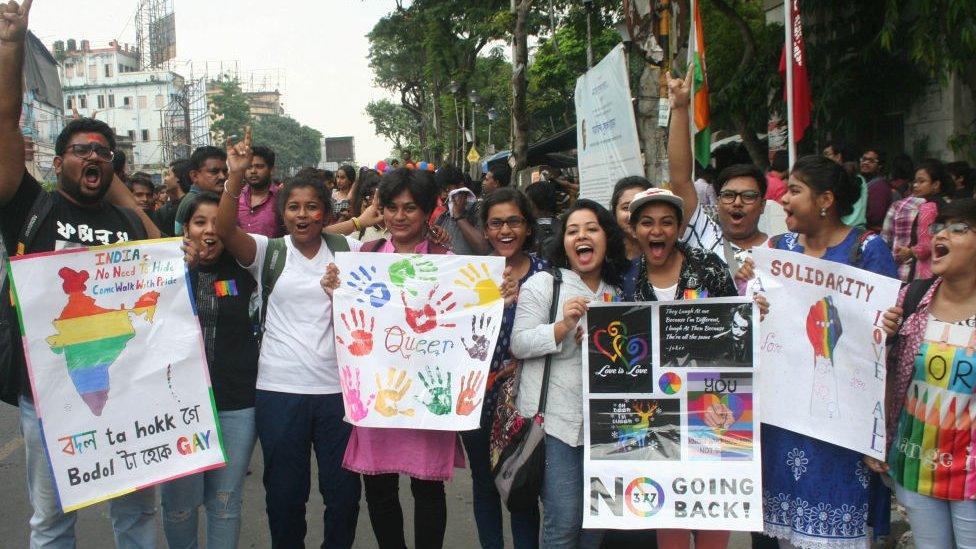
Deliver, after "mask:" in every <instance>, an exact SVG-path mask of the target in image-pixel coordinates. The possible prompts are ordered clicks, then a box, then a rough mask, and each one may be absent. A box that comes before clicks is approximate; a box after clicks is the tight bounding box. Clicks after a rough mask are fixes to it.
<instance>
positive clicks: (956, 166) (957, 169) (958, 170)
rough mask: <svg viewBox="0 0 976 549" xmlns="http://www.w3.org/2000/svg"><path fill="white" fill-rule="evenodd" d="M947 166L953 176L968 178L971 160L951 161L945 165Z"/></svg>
mask: <svg viewBox="0 0 976 549" xmlns="http://www.w3.org/2000/svg"><path fill="white" fill-rule="evenodd" d="M945 168H946V171H947V172H949V175H951V176H952V177H962V178H967V177H968V176H969V172H970V169H971V168H970V167H969V162H966V161H965V160H959V161H956V162H949V163H948V164H946V165H945Z"/></svg>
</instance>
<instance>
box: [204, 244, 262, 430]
mask: <svg viewBox="0 0 976 549" xmlns="http://www.w3.org/2000/svg"><path fill="white" fill-rule="evenodd" d="M190 275H191V276H190V281H191V283H192V284H193V296H194V298H195V299H196V305H197V317H198V318H199V320H200V329H201V331H202V332H203V343H204V348H205V349H206V352H207V364H209V366H210V382H211V384H212V385H213V391H214V399H215V400H216V401H217V409H218V410H222V411H223V410H240V409H242V408H250V407H252V406H254V387H255V385H256V384H257V378H258V340H257V336H256V335H255V334H254V325H253V323H252V322H251V318H250V316H249V315H248V306H249V304H250V300H251V293H252V292H254V289H255V288H256V287H257V283H256V282H255V281H254V278H253V277H251V274H250V273H248V272H247V270H246V269H244V268H243V267H241V266H240V265H238V263H237V261H235V260H234V258H233V257H232V256H231V255H230V253H228V252H226V251H225V252H224V253H223V255H221V256H220V258H219V259H218V260H217V262H216V263H214V264H213V265H201V266H199V267H198V268H196V269H193V270H191V271H190Z"/></svg>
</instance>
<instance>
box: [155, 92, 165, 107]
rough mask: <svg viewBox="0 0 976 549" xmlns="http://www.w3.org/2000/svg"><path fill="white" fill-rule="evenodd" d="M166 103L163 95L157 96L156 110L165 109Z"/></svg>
mask: <svg viewBox="0 0 976 549" xmlns="http://www.w3.org/2000/svg"><path fill="white" fill-rule="evenodd" d="M165 101H166V98H165V97H163V94H159V95H157V96H156V108H157V109H161V108H163V107H164V106H165V105H166V103H165Z"/></svg>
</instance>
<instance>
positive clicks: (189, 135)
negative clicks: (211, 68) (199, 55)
mask: <svg viewBox="0 0 976 549" xmlns="http://www.w3.org/2000/svg"><path fill="white" fill-rule="evenodd" d="M189 74H190V76H189V77H188V78H187V79H186V80H184V83H183V87H182V88H181V89H180V90H179V92H178V93H177V94H176V95H174V96H173V98H172V99H171V100H170V102H169V104H167V105H166V107H164V108H163V109H162V110H161V111H160V116H161V117H162V128H163V162H164V163H165V164H167V165H168V164H169V163H170V162H172V161H174V160H178V159H182V158H189V157H190V153H192V152H193V150H194V149H196V148H197V147H203V146H205V145H210V144H211V143H212V142H211V139H210V109H209V106H208V104H207V77H206V76H201V77H199V78H195V77H194V76H193V67H192V65H190V67H189Z"/></svg>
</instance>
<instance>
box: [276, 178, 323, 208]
mask: <svg viewBox="0 0 976 549" xmlns="http://www.w3.org/2000/svg"><path fill="white" fill-rule="evenodd" d="M305 188H310V189H312V190H314V191H315V196H316V197H317V198H318V199H319V200H320V201H321V202H322V211H324V212H325V215H326V218H328V216H329V215H331V214H332V197H331V196H330V195H329V191H328V189H326V188H325V185H324V184H323V183H322V182H321V181H319V180H318V179H315V178H313V177H307V176H300V175H296V176H294V177H289V178H288V179H286V180H285V184H284V185H282V187H281V190H280V191H278V194H277V195H276V196H275V205H276V206H277V207H278V215H284V211H285V204H287V203H288V198H290V197H291V193H292V192H293V191H295V190H296V189H305Z"/></svg>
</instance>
